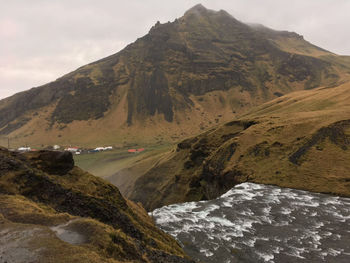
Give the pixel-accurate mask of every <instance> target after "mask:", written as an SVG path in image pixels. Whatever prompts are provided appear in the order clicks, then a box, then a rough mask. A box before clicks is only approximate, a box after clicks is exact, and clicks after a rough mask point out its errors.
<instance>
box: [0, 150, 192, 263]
mask: <svg viewBox="0 0 350 263" xmlns="http://www.w3.org/2000/svg"><path fill="white" fill-rule="evenodd" d="M0 233H1V235H0V261H1V262H11V263H19V262H62V263H63V262H64V263H67V262H84V263H85V262H96V263H97V262H110V263H112V262H157V263H158V262H192V261H190V260H189V259H188V258H187V256H186V255H185V254H184V252H183V251H182V249H181V247H180V246H179V244H178V243H177V242H176V241H175V240H174V239H173V238H171V237H170V236H169V235H167V234H165V233H164V232H162V231H161V230H159V229H157V228H156V227H155V226H154V224H153V221H152V219H151V218H149V217H148V215H147V213H146V211H145V210H144V209H143V208H142V206H140V205H137V204H135V203H132V202H131V201H128V200H126V199H124V198H123V197H122V196H121V194H120V193H119V191H118V189H117V188H116V187H115V186H113V185H111V184H109V183H107V182H105V181H103V180H102V179H99V178H97V177H95V176H93V175H91V174H89V173H87V172H84V171H83V170H81V169H80V168H78V167H76V166H74V162H73V158H72V155H71V154H70V153H68V152H50V151H40V152H33V153H27V154H19V153H14V152H9V151H7V150H6V149H4V148H0Z"/></svg>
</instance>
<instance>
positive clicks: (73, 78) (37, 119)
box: [0, 5, 350, 147]
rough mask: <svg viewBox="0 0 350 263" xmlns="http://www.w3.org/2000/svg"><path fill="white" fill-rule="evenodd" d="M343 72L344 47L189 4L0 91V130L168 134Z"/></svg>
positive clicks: (12, 133)
mask: <svg viewBox="0 0 350 263" xmlns="http://www.w3.org/2000/svg"><path fill="white" fill-rule="evenodd" d="M349 72H350V60H349V58H348V57H341V56H337V55H335V54H333V53H331V52H328V51H326V50H323V49H321V48H318V47H316V46H314V45H312V44H310V43H309V42H307V41H305V40H304V39H303V37H302V36H300V35H298V34H296V33H292V32H286V31H274V30H272V29H269V28H266V27H264V26H261V25H247V24H244V23H242V22H240V21H238V20H236V19H235V18H233V17H232V16H231V15H230V14H228V13H227V12H225V11H223V10H220V11H213V10H208V9H206V8H205V7H203V6H202V5H196V6H194V7H193V8H191V9H190V10H188V11H187V12H186V13H185V14H184V16H183V17H181V18H179V19H176V20H175V21H173V22H168V23H164V24H161V23H159V22H157V23H156V24H155V25H154V26H153V27H152V28H151V29H150V31H149V33H148V34H147V35H145V36H144V37H142V38H139V39H137V40H136V41H135V42H134V43H132V44H130V45H128V46H127V47H126V48H124V49H123V50H122V51H120V52H118V53H116V54H114V55H111V56H109V57H106V58H104V59H101V60H99V61H96V62H94V63H91V64H89V65H86V66H83V67H81V68H79V69H77V70H76V71H74V72H71V73H69V74H67V75H65V76H63V77H61V78H59V79H57V80H56V81H53V82H51V83H48V84H46V85H44V86H41V87H37V88H32V89H30V90H28V91H25V92H21V93H18V94H15V95H13V96H11V97H9V98H6V99H3V100H1V101H0V135H1V136H2V137H3V138H10V139H11V142H12V144H13V145H15V146H19V145H21V144H28V143H29V144H31V145H32V146H37V147H40V146H45V145H52V144H63V145H65V144H66V145H68V144H77V145H80V146H96V145H98V144H107V143H108V144H124V145H125V144H127V143H130V142H133V143H145V142H148V143H161V142H166V141H177V140H179V139H181V138H184V137H186V136H190V135H192V134H193V133H198V132H200V131H204V130H206V129H208V128H210V127H213V126H215V125H217V124H219V123H223V122H225V121H228V120H230V119H232V118H234V117H237V116H238V115H239V114H241V113H242V112H244V111H245V110H247V109H249V108H251V107H252V106H256V105H259V104H261V103H263V102H266V101H268V100H271V99H274V98H276V97H279V96H282V95H284V94H287V93H289V92H292V91H296V90H304V89H313V88H316V87H320V86H332V85H336V84H339V83H341V82H342V81H343V79H344V78H348V77H349ZM4 143H6V145H7V141H6V142H3V144H4Z"/></svg>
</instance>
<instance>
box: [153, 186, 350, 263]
mask: <svg viewBox="0 0 350 263" xmlns="http://www.w3.org/2000/svg"><path fill="white" fill-rule="evenodd" d="M152 214H153V217H154V219H155V220H156V224H157V225H158V226H159V227H160V228H162V229H163V230H164V231H166V232H168V233H169V234H171V235H172V236H174V237H175V238H176V239H177V240H179V242H180V243H181V244H182V245H183V246H184V249H185V251H186V252H187V253H188V254H189V255H191V256H192V257H193V258H195V259H197V260H198V261H201V262H208V263H209V262H210V263H211V262H216V263H220V262H227V263H229V262H337V263H343V262H344V263H348V262H350V199H348V198H340V197H334V196H330V195H324V194H316V193H310V192H306V191H300V190H294V189H288V188H284V189H283V188H279V187H275V186H267V185H258V184H252V183H243V184H240V185H238V186H236V187H234V188H233V189H231V190H230V191H228V192H227V193H225V194H224V195H222V196H221V197H219V198H217V199H215V200H211V201H201V202H189V203H184V204H175V205H169V206H165V207H162V208H159V209H156V210H154V211H153V213H152Z"/></svg>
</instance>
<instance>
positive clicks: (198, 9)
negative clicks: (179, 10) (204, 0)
mask: <svg viewBox="0 0 350 263" xmlns="http://www.w3.org/2000/svg"><path fill="white" fill-rule="evenodd" d="M206 11H208V9H207V8H205V7H204V6H203V5H202V4H197V5H195V6H194V7H192V8H190V9H188V10H187V11H186V13H185V15H186V14H200V13H203V12H206Z"/></svg>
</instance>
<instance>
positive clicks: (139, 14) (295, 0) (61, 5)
mask: <svg viewBox="0 0 350 263" xmlns="http://www.w3.org/2000/svg"><path fill="white" fill-rule="evenodd" d="M197 3H198V0H196V1H193V0H177V1H164V0H147V1H144V0H128V1H120V0H74V1H69V0H31V1H27V0H11V1H6V4H4V3H3V4H2V7H1V9H2V10H1V13H0V40H1V41H0V47H1V48H0V98H3V97H6V96H9V95H11V94H14V93H16V92H18V91H21V90H25V89H29V88H31V87H33V86H39V85H42V84H45V83H47V82H49V81H52V80H54V79H56V78H58V77H60V76H62V75H63V74H65V73H68V72H70V71H72V70H74V69H76V68H77V67H80V66H82V65H84V64H86V63H89V62H92V61H95V60H97V59H100V58H103V57H105V56H108V55H111V54H113V53H116V52H117V51H119V50H121V49H122V48H123V47H124V46H126V45H127V44H128V43H131V42H133V41H135V40H136V39H137V38H138V37H141V36H143V35H145V34H146V33H147V32H148V30H149V29H150V27H151V26H152V25H154V24H155V23H156V21H158V20H159V21H161V22H163V23H164V22H167V21H173V20H174V19H175V18H176V17H180V16H182V15H183V13H184V12H185V11H186V10H187V9H189V8H190V7H192V6H193V5H195V4H197ZM201 3H202V4H203V5H204V6H206V7H207V8H211V9H215V10H218V9H224V10H226V11H228V12H229V13H230V14H232V15H233V16H234V17H236V18H237V19H239V20H241V21H243V22H254V23H261V24H264V25H266V26H268V27H271V28H274V29H279V30H289V31H295V32H297V33H299V34H302V35H304V37H305V39H307V40H308V41H310V42H312V43H314V44H316V45H318V46H321V47H323V48H325V49H328V50H330V51H333V52H335V53H339V54H350V46H349V43H350V31H349V30H348V28H349V26H350V16H349V15H348V10H350V1H348V0H337V1H334V0H308V1H305V0H289V1H280V0H203V1H201Z"/></svg>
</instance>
